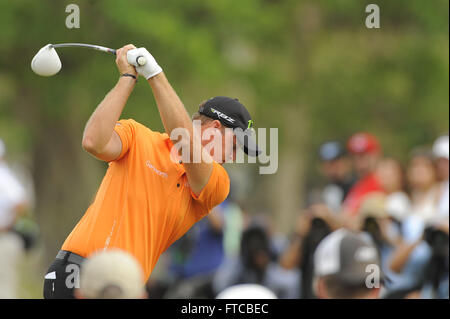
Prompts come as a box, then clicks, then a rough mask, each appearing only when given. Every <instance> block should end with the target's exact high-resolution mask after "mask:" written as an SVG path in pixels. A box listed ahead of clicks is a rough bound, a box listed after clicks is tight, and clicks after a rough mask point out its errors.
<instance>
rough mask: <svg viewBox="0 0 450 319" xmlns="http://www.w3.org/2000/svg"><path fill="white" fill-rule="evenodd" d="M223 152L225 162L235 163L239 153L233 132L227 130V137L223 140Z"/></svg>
mask: <svg viewBox="0 0 450 319" xmlns="http://www.w3.org/2000/svg"><path fill="white" fill-rule="evenodd" d="M227 141H232V143H227ZM222 143H223V148H222V149H223V150H225V152H224V157H223V162H224V163H226V162H229V161H233V162H234V161H235V160H236V151H237V142H236V136H235V135H234V134H233V131H232V130H226V131H225V137H224V138H223V141H222Z"/></svg>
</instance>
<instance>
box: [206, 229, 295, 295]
mask: <svg viewBox="0 0 450 319" xmlns="http://www.w3.org/2000/svg"><path fill="white" fill-rule="evenodd" d="M237 284H258V285H262V286H264V287H266V288H268V289H270V290H271V291H273V292H274V293H275V294H276V295H277V297H278V298H298V287H299V275H298V272H296V271H292V270H291V271H289V270H285V269H283V268H282V267H281V266H279V265H278V263H277V262H276V256H274V254H273V252H272V250H271V244H270V238H269V237H268V235H267V233H266V230H265V229H263V228H261V227H260V226H250V227H249V228H248V229H246V230H245V231H244V233H243V234H242V240H241V251H240V258H231V259H228V260H226V261H225V263H224V264H223V265H222V266H221V267H220V269H219V270H218V271H217V273H216V275H215V277H214V281H213V288H214V292H215V294H218V293H219V292H221V291H223V290H225V289H226V288H228V287H231V286H234V285H237Z"/></svg>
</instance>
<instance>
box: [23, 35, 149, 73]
mask: <svg viewBox="0 0 450 319" xmlns="http://www.w3.org/2000/svg"><path fill="white" fill-rule="evenodd" d="M64 47H80V48H90V49H94V50H98V51H102V52H107V53H112V54H114V55H115V54H116V50H114V49H111V48H107V47H103V46H100V45H94V44H85V43H59V44H47V45H46V46H44V47H43V48H41V49H40V50H39V52H38V53H36V55H35V56H34V57H33V60H32V61H31V69H32V70H33V71H34V72H35V73H36V74H38V75H41V76H52V75H55V74H56V73H58V72H59V70H61V66H62V64H61V60H60V59H59V56H58V53H57V52H56V50H55V48H64ZM130 51H132V50H130ZM130 51H128V54H127V58H128V62H129V63H130V64H132V65H134V66H142V65H145V63H146V62H147V61H146V60H145V58H144V57H143V56H137V57H133V55H132V54H129V53H130Z"/></svg>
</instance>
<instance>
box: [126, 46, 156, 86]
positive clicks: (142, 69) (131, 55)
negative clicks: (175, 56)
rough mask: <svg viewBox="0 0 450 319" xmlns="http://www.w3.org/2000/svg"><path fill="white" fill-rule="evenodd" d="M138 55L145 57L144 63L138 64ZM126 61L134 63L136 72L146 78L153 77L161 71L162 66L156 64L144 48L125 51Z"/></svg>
mask: <svg viewBox="0 0 450 319" xmlns="http://www.w3.org/2000/svg"><path fill="white" fill-rule="evenodd" d="M139 57H143V58H144V59H145V64H144V65H139V64H138V61H141V60H142V59H139ZM127 60H128V63H130V64H131V65H134V66H135V68H136V71H137V73H138V74H140V75H142V76H143V77H145V79H146V80H148V79H150V78H151V77H154V76H155V75H157V74H159V73H161V72H162V68H161V67H160V66H159V65H158V63H157V62H156V60H155V58H154V57H153V56H152V55H151V54H150V52H148V51H147V49H146V48H138V49H132V50H129V51H128V52H127Z"/></svg>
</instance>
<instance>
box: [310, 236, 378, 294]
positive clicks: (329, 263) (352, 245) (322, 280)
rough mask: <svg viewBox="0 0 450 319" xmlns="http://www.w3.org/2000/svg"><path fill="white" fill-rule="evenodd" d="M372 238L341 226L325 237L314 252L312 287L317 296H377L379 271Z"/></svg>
mask: <svg viewBox="0 0 450 319" xmlns="http://www.w3.org/2000/svg"><path fill="white" fill-rule="evenodd" d="M380 269H381V266H380V259H379V254H378V251H377V249H376V248H375V246H374V245H373V244H372V242H371V240H370V239H369V238H368V237H366V236H364V235H362V234H360V233H354V232H351V231H349V230H347V229H344V228H341V229H338V230H336V231H334V232H333V233H331V234H330V235H328V236H327V237H325V238H324V239H323V240H322V241H321V242H320V244H319V246H317V249H316V251H315V253H314V289H315V293H316V296H317V297H318V298H320V299H376V298H378V296H379V293H380V288H381V281H382V278H381V276H382V274H381V270H380Z"/></svg>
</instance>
